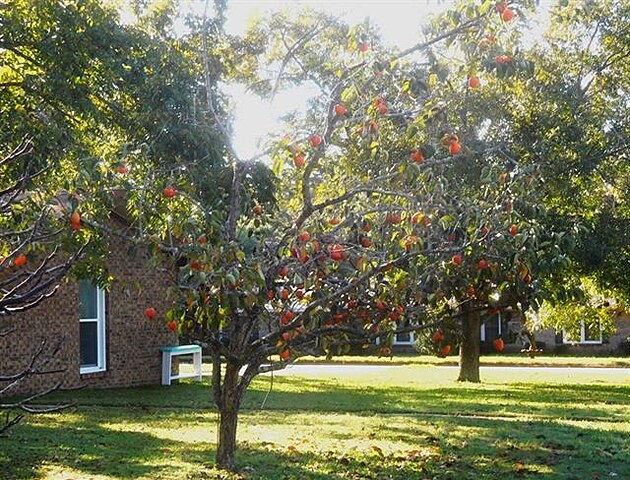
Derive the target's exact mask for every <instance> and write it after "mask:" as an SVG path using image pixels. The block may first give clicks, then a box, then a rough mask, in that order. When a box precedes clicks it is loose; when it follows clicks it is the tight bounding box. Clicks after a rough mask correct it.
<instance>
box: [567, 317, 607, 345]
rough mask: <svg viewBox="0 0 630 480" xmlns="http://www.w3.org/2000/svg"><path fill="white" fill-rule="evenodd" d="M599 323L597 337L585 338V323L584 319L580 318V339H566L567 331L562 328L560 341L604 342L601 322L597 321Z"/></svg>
mask: <svg viewBox="0 0 630 480" xmlns="http://www.w3.org/2000/svg"><path fill="white" fill-rule="evenodd" d="M598 325H599V339H598V340H586V323H584V320H580V339H579V340H571V339H567V331H566V329H564V328H563V329H562V343H566V344H574V345H575V344H577V345H601V344H602V343H604V332H603V330H602V322H599V323H598Z"/></svg>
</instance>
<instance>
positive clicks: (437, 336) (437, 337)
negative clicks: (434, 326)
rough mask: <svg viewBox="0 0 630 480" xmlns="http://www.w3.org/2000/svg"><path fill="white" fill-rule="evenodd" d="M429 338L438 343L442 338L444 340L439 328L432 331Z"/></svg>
mask: <svg viewBox="0 0 630 480" xmlns="http://www.w3.org/2000/svg"><path fill="white" fill-rule="evenodd" d="M431 339H432V340H433V341H434V342H435V343H440V342H441V341H442V340H444V334H443V333H442V331H441V330H436V331H435V332H433V335H432V336H431Z"/></svg>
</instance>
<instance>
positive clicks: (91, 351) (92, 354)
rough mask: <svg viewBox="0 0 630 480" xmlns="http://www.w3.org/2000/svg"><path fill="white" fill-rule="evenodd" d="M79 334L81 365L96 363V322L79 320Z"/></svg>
mask: <svg viewBox="0 0 630 480" xmlns="http://www.w3.org/2000/svg"><path fill="white" fill-rule="evenodd" d="M79 325H80V326H79V329H80V335H81V366H82V367H87V366H97V365H98V334H97V327H98V323H97V322H81V323H80V324H79Z"/></svg>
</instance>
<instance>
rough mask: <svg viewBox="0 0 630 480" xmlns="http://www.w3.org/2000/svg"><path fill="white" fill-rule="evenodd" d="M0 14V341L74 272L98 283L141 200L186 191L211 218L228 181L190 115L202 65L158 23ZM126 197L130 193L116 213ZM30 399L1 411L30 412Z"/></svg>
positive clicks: (60, 9) (36, 358)
mask: <svg viewBox="0 0 630 480" xmlns="http://www.w3.org/2000/svg"><path fill="white" fill-rule="evenodd" d="M0 12H1V14H2V15H1V16H0V24H1V27H2V28H0V59H1V62H0V105H1V106H2V108H0V111H1V112H2V125H3V130H2V132H0V149H1V150H2V151H3V152H6V156H5V157H3V160H2V161H1V163H0V173H1V177H0V178H1V180H0V258H1V259H2V261H1V263H0V282H1V283H0V314H2V315H4V316H6V317H7V318H6V321H3V327H2V332H3V335H5V336H6V335H9V334H10V333H11V332H12V328H11V318H10V314H11V313H14V312H19V311H24V310H27V309H29V308H31V307H33V306H35V305H37V304H38V303H40V302H41V301H44V300H45V299H46V298H47V297H48V296H50V295H52V294H54V292H55V290H56V288H57V287H58V285H59V284H60V283H61V282H62V281H63V280H64V278H65V277H66V276H67V275H68V274H69V273H70V272H71V271H72V272H73V274H74V275H76V276H78V277H81V278H90V279H92V280H94V281H96V282H98V283H99V284H101V285H103V286H105V285H106V284H107V283H108V281H109V280H110V279H109V278H108V275H107V272H106V270H105V268H104V265H103V261H102V260H103V258H106V256H107V242H106V238H107V235H110V234H124V235H126V236H127V237H128V238H130V239H131V240H132V241H134V242H137V241H138V240H142V239H143V232H144V228H145V227H146V225H145V223H146V222H147V220H146V218H143V217H133V215H132V214H127V213H126V210H127V209H128V210H130V211H131V212H133V211H134V210H135V211H138V210H139V209H140V207H139V205H140V206H142V207H151V205H147V204H146V203H145V195H144V193H145V192H146V191H147V190H149V189H150V190H151V191H152V190H153V189H154V188H155V186H156V185H158V188H160V189H166V188H169V187H171V186H172V185H175V186H177V187H178V188H181V189H182V190H183V189H190V190H192V191H194V190H195V189H196V190H197V191H202V192H204V197H203V198H204V200H205V201H207V203H208V207H209V210H210V209H211V208H212V202H213V199H216V198H219V199H220V198H222V196H223V195H225V192H226V191H227V190H228V189H229V185H230V179H229V175H226V174H225V170H224V169H221V161H222V160H221V155H222V153H221V152H222V148H223V147H222V146H221V145H220V143H219V142H218V141H217V137H216V135H212V130H211V129H209V128H208V126H207V125H206V124H204V123H203V119H205V118H207V116H204V115H201V114H200V115H197V113H196V102H197V101H198V98H199V97H200V96H202V93H200V92H203V86H202V85H201V84H200V83H199V81H198V80H199V77H200V75H199V72H200V71H201V70H200V67H199V63H195V62H193V61H192V60H191V58H190V48H191V47H190V45H186V44H183V43H181V42H179V41H178V40H177V39H176V38H175V36H174V35H173V34H172V32H171V31H170V30H169V29H168V26H169V23H168V22H165V21H162V19H164V15H157V16H156V17H153V18H152V20H151V21H149V20H147V21H145V22H142V23H141V25H139V26H135V27H128V26H123V25H121V24H120V21H119V18H118V14H117V12H116V11H115V10H114V9H112V8H106V7H103V6H102V5H101V2H97V1H90V2H56V1H50V0H37V1H16V2H12V3H11V5H10V6H9V5H2V6H0ZM204 96H205V95H204ZM23 138H27V140H24V141H21V142H20V139H23ZM181 170H187V171H188V172H190V173H191V176H190V177H189V178H190V179H191V183H189V184H186V185H185V186H182V187H180V186H179V185H176V183H175V182H176V181H177V179H178V178H179V177H178V175H179V172H181ZM199 172H204V174H203V175H200V174H199ZM211 178H215V179H216V180H217V181H215V182H214V183H212V182H211V180H210V179H211ZM203 182H205V183H203ZM208 185H213V187H214V188H208ZM124 189H127V190H129V191H130V192H132V194H131V195H128V196H127V197H126V198H123V199H122V200H123V201H122V202H121V198H120V195H119V192H121V191H123V190H124ZM113 211H117V212H119V213H122V214H123V215H124V216H125V219H126V220H130V219H132V218H134V219H135V220H136V222H135V223H134V224H133V225H131V226H132V227H135V229H134V228H132V229H131V231H132V232H133V235H130V234H129V231H126V232H114V231H113V230H112V228H111V224H110V223H109V219H110V215H111V214H112V212H113ZM173 213H177V215H175V214H174V215H172V217H171V218H169V219H168V220H166V219H164V223H159V222H156V223H154V224H152V225H151V231H152V233H154V234H155V235H156V238H162V237H160V235H161V233H162V232H163V231H164V230H166V228H167V226H170V227H171V228H170V231H169V233H170V235H173V233H174V232H173V229H172V227H173V225H174V224H175V225H185V224H187V222H188V223H190V222H191V221H194V220H195V215H194V214H193V213H191V212H190V211H187V210H179V211H174V212H173ZM155 218H157V217H155ZM154 220H155V219H154ZM143 222H145V223H143ZM167 224H168V225H167ZM126 230H129V229H126ZM176 233H177V232H175V234H176ZM165 243H166V242H165ZM166 246H168V245H166ZM132 250H133V249H130V253H132ZM5 326H6V328H5ZM9 341H10V338H9ZM57 348H58V346H53V345H51V342H48V343H45V344H43V345H42V346H41V347H40V348H39V349H37V348H34V351H33V358H32V362H30V364H29V365H27V366H26V367H25V369H24V370H23V371H20V372H4V371H3V372H2V376H1V377H0V380H1V381H2V382H3V385H4V386H3V387H2V391H1V392H0V393H1V394H2V395H3V396H7V395H9V394H11V393H12V392H14V391H15V390H14V389H15V387H16V386H17V385H18V384H19V383H20V382H22V381H24V380H26V378H27V377H28V376H30V375H39V374H43V373H45V372H47V371H49V370H50V368H47V365H49V361H50V359H51V358H52V357H53V356H54V353H55V351H56V349H57ZM42 393H43V392H42ZM30 400H31V399H27V400H26V401H22V402H19V403H18V404H12V405H3V407H7V408H9V407H12V406H16V407H22V408H31V407H30V406H29V402H30ZM20 416H21V414H18V415H17V416H16V417H14V419H13V420H9V419H7V424H9V423H15V421H16V420H18V419H19V418H20Z"/></svg>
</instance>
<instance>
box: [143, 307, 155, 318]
mask: <svg viewBox="0 0 630 480" xmlns="http://www.w3.org/2000/svg"><path fill="white" fill-rule="evenodd" d="M156 313H157V312H156V311H155V308H153V307H147V309H146V310H145V311H144V316H145V317H147V318H148V319H149V320H153V319H154V318H155V314H156Z"/></svg>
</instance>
